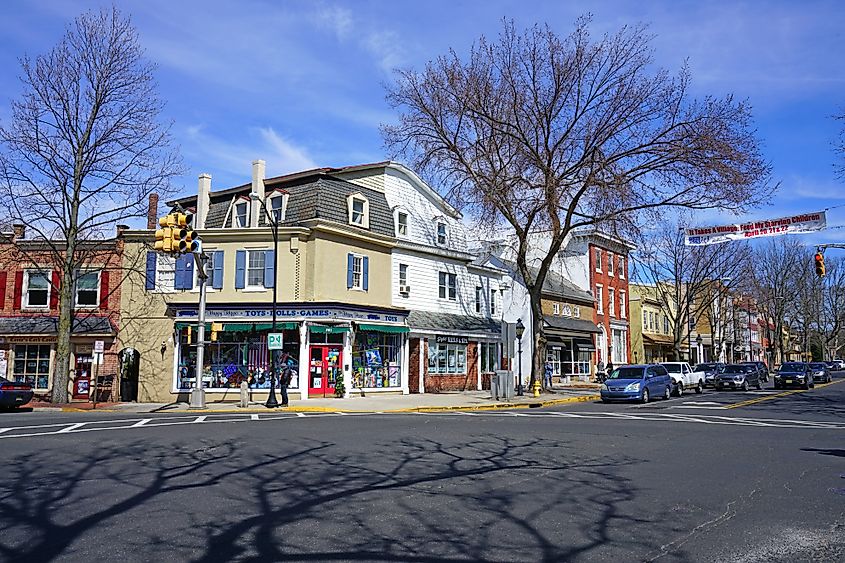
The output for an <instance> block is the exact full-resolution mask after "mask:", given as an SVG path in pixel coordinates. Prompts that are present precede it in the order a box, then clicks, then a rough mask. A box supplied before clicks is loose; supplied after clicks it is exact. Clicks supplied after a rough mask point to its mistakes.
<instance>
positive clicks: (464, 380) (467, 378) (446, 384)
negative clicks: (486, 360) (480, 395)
mask: <svg viewBox="0 0 845 563" xmlns="http://www.w3.org/2000/svg"><path fill="white" fill-rule="evenodd" d="M423 349H424V350H425V349H426V347H424V348H423ZM424 365H425V366H426V372H425V376H424V377H425V392H426V393H441V392H444V391H474V390H475V389H477V388H478V376H477V373H478V371H477V366H478V345H477V344H476V343H475V342H470V343H469V344H467V361H466V366H467V373H460V374H459V373H455V374H448V375H439V374H437V375H435V374H429V373H428V362H426V363H425V364H424Z"/></svg>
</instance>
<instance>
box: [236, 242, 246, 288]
mask: <svg viewBox="0 0 845 563" xmlns="http://www.w3.org/2000/svg"><path fill="white" fill-rule="evenodd" d="M244 287H246V250H238V251H237V253H236V254H235V289H243V288H244Z"/></svg>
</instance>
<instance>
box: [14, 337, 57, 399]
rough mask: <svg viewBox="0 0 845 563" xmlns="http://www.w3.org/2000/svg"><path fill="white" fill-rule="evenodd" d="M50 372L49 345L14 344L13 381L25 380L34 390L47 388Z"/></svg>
mask: <svg viewBox="0 0 845 563" xmlns="http://www.w3.org/2000/svg"><path fill="white" fill-rule="evenodd" d="M49 374H50V345H48V344H20V345H17V346H15V369H14V379H15V381H20V382H26V383H29V384H30V385H32V388H33V389H35V390H45V389H47V381H48V379H49Z"/></svg>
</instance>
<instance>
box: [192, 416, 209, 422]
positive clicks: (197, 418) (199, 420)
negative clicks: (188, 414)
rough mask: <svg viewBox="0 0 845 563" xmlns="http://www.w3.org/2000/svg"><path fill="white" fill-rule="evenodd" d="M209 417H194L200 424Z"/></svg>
mask: <svg viewBox="0 0 845 563" xmlns="http://www.w3.org/2000/svg"><path fill="white" fill-rule="evenodd" d="M206 418H208V416H206V415H202V416H198V417H196V418H195V419H194V424H199V423H201V422H205V419H206Z"/></svg>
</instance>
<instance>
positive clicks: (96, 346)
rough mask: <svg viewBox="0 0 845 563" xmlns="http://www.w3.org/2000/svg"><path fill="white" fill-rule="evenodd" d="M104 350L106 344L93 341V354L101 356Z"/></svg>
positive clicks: (100, 341)
mask: <svg viewBox="0 0 845 563" xmlns="http://www.w3.org/2000/svg"><path fill="white" fill-rule="evenodd" d="M105 350H106V344H105V342H103V341H102V340H95V341H94V353H95V354H102V353H103V352H105Z"/></svg>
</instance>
